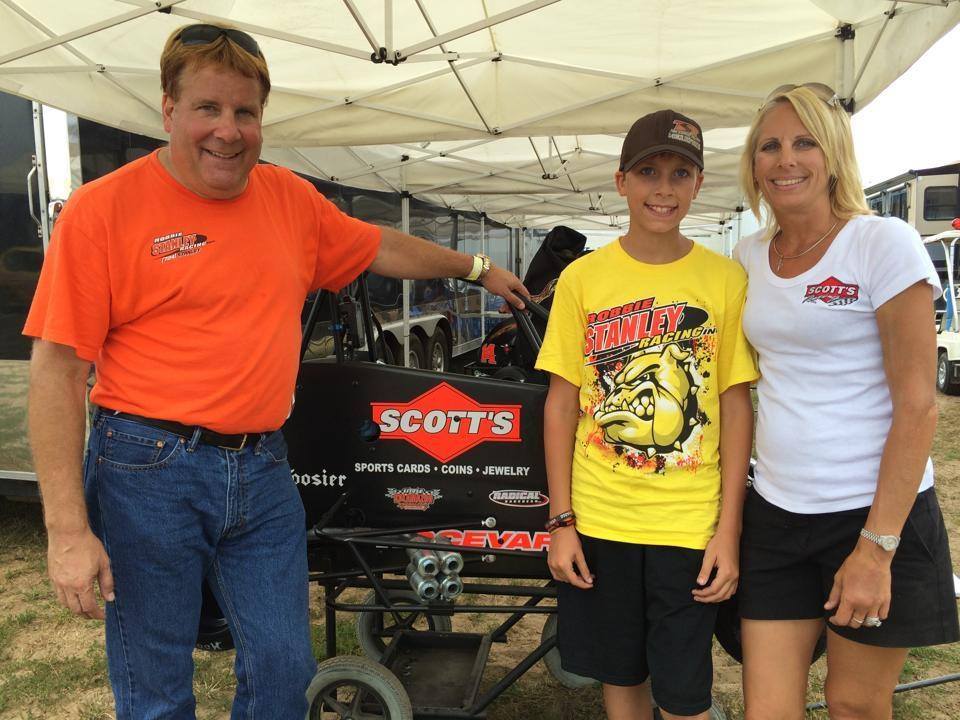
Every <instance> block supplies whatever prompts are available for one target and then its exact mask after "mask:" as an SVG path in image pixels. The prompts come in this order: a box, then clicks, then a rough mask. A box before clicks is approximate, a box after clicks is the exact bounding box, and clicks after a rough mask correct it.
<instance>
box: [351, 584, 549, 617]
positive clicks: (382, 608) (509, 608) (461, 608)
mask: <svg viewBox="0 0 960 720" xmlns="http://www.w3.org/2000/svg"><path fill="white" fill-rule="evenodd" d="M407 587H409V585H408V586H407ZM334 607H336V609H337V610H339V611H341V612H395V610H393V609H392V608H391V607H388V606H386V605H361V604H358V603H334ZM441 607H443V606H441ZM402 608H403V612H405V613H407V612H436V611H437V608H436V607H435V606H433V605H427V604H426V603H424V604H423V605H403V606H402ZM556 611H557V609H556V608H555V607H540V606H537V607H527V606H525V605H457V613H458V614H459V613H467V612H471V613H481V614H484V615H504V614H506V613H514V612H523V613H525V614H529V615H550V614H552V613H555V612H556ZM398 622H402V620H401V621H398Z"/></svg>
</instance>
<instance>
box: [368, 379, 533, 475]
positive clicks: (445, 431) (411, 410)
mask: <svg viewBox="0 0 960 720" xmlns="http://www.w3.org/2000/svg"><path fill="white" fill-rule="evenodd" d="M370 408H371V410H372V413H373V421H374V422H375V423H377V424H378V425H379V426H380V438H381V439H384V440H406V441H407V442H408V443H410V444H411V445H414V446H416V447H418V448H420V449H421V450H423V451H424V452H425V453H427V455H429V456H430V457H432V458H435V459H436V460H438V461H440V462H443V463H445V462H449V461H450V460H452V459H453V458H455V457H457V456H458V455H462V454H463V453H465V452H466V451H467V450H469V449H470V448H472V447H476V446H477V445H479V444H480V443H484V442H520V405H487V404H482V403H478V402H476V401H475V400H474V399H473V398H471V397H470V396H468V395H465V394H464V393H462V392H460V391H459V390H457V389H456V388H454V387H452V386H450V385H448V384H447V383H445V382H442V383H440V384H439V385H437V386H435V387H432V388H430V389H429V390H427V392H425V393H423V394H422V395H420V396H419V397H416V398H414V399H413V400H411V401H410V402H408V403H370Z"/></svg>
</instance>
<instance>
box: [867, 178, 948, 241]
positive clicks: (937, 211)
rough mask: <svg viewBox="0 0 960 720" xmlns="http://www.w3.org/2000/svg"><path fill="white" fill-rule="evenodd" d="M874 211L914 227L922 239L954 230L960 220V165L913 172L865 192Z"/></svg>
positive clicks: (891, 179)
mask: <svg viewBox="0 0 960 720" xmlns="http://www.w3.org/2000/svg"><path fill="white" fill-rule="evenodd" d="M864 194H865V195H866V196H867V203H868V204H869V205H870V209H871V210H873V211H874V212H876V213H877V215H883V216H885V217H898V218H900V219H901V220H903V221H905V222H907V223H909V224H910V225H913V227H915V228H916V229H917V232H919V233H920V236H921V237H928V236H930V235H936V234H937V233H941V232H945V231H947V230H950V229H952V226H951V223H952V222H953V220H954V218H957V217H960V162H956V163H953V164H952V165H941V166H940V167H934V168H926V169H923V170H909V171H907V172H905V173H903V174H902V175H897V176H896V177H894V178H890V179H889V180H886V181H884V182H882V183H878V184H876V185H873V186H871V187H868V188H867V189H866V190H864Z"/></svg>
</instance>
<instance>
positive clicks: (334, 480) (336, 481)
mask: <svg viewBox="0 0 960 720" xmlns="http://www.w3.org/2000/svg"><path fill="white" fill-rule="evenodd" d="M290 477H291V478H293V484H294V485H303V486H304V487H343V481H344V480H346V479H347V476H346V475H336V474H334V473H330V474H327V470H326V468H324V469H323V470H321V471H320V472H319V473H313V474H310V473H298V472H297V471H296V470H294V469H293V468H291V469H290Z"/></svg>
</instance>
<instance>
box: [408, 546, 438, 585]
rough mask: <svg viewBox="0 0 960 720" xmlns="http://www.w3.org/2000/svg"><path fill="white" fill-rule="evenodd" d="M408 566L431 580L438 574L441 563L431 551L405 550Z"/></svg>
mask: <svg viewBox="0 0 960 720" xmlns="http://www.w3.org/2000/svg"><path fill="white" fill-rule="evenodd" d="M407 557H408V558H410V565H411V566H413V568H414V570H416V571H417V572H418V573H420V575H422V576H423V577H425V578H432V577H435V576H436V575H437V573H439V572H440V567H441V565H442V561H441V559H440V558H439V557H437V554H436V553H435V552H433V550H416V549H414V548H407Z"/></svg>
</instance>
